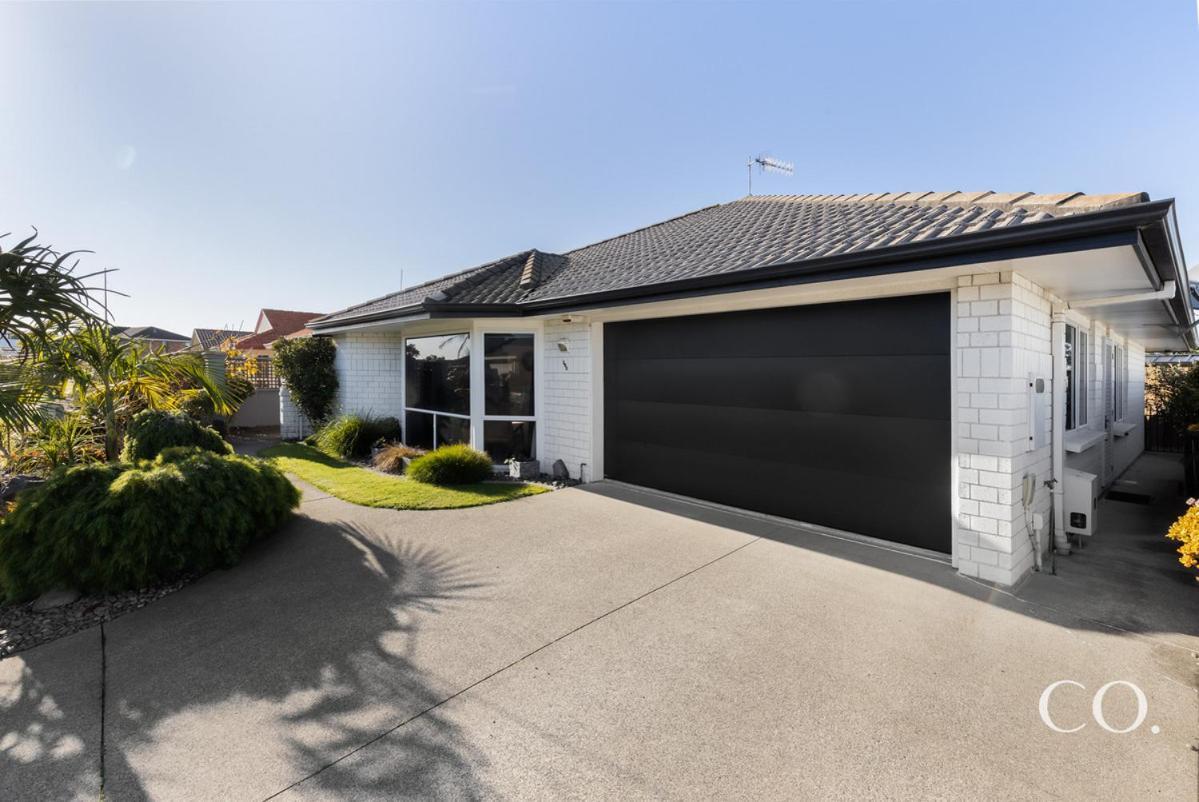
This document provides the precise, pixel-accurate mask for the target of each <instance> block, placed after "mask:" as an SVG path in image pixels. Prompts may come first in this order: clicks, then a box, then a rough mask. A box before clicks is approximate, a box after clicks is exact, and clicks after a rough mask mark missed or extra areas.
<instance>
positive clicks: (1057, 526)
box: [1049, 307, 1070, 573]
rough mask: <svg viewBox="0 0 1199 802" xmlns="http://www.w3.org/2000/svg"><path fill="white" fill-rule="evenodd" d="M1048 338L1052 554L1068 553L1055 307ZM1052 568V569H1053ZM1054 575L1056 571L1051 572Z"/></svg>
mask: <svg viewBox="0 0 1199 802" xmlns="http://www.w3.org/2000/svg"><path fill="white" fill-rule="evenodd" d="M1049 339H1050V342H1051V343H1052V347H1053V380H1052V384H1051V385H1050V386H1051V387H1052V399H1051V404H1052V407H1053V478H1052V479H1051V480H1050V481H1051V482H1052V485H1051V488H1050V491H1049V498H1050V501H1051V505H1052V506H1051V512H1052V517H1053V551H1054V554H1061V555H1066V554H1069V553H1070V539H1069V538H1068V537H1067V536H1066V503H1065V496H1066V488H1065V484H1064V482H1063V479H1064V478H1065V474H1066V442H1065V440H1066V310H1065V308H1062V307H1055V308H1054V310H1053V319H1052V322H1051V324H1050V327H1049ZM1055 568H1056V566H1055ZM1055 573H1056V570H1055Z"/></svg>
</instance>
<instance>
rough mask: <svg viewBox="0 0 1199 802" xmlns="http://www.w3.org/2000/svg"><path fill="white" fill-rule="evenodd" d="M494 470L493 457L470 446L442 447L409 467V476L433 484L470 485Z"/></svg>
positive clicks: (480, 480)
mask: <svg viewBox="0 0 1199 802" xmlns="http://www.w3.org/2000/svg"><path fill="white" fill-rule="evenodd" d="M492 473H493V469H492V465H491V457H489V456H487V455H486V454H485V453H483V452H482V451H479V450H477V449H474V448H471V447H470V446H467V445H454V446H442V447H441V448H438V449H436V450H434V451H430V452H429V453H428V454H425V455H424V456H423V457H419V458H418V459H416V460H413V462H412V464H411V465H409V466H408V478H409V479H415V480H416V481H418V482H424V483H425V484H430V485H470V484H475V483H476V482H482V481H483V480H484V479H487V478H488V477H490V476H491V475H492Z"/></svg>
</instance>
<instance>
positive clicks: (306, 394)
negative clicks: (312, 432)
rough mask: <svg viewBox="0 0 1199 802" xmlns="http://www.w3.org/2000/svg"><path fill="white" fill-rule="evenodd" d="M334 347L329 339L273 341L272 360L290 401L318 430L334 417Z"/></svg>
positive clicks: (335, 348)
mask: <svg viewBox="0 0 1199 802" xmlns="http://www.w3.org/2000/svg"><path fill="white" fill-rule="evenodd" d="M336 358H337V346H335V345H334V344H333V340H331V339H329V338H328V337H300V338H298V339H295V340H276V341H275V343H274V346H273V347H272V348H271V359H272V361H273V362H274V365H275V369H276V370H277V371H278V372H279V376H280V377H281V378H282V379H283V381H284V382H285V383H286V384H287V392H288V393H289V394H290V395H291V400H292V401H293V402H294V403H295V405H296V406H297V407H299V409H300V412H302V413H304V417H305V418H307V419H308V422H309V423H311V424H312V425H313V426H316V427H319V426H320V425H321V424H322V423H324V422H325V421H326V420H328V418H329V416H330V415H332V414H333V401H334V399H336V398H337V373H336V372H335V371H334V369H333V362H334V360H335V359H336Z"/></svg>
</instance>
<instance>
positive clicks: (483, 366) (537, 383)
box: [472, 328, 542, 460]
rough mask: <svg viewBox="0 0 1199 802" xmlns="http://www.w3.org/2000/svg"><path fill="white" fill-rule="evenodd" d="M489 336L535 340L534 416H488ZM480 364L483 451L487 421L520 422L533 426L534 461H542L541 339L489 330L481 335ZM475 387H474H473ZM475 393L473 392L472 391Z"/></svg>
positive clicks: (524, 333) (532, 333)
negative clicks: (539, 414) (539, 417)
mask: <svg viewBox="0 0 1199 802" xmlns="http://www.w3.org/2000/svg"><path fill="white" fill-rule="evenodd" d="M488 335H496V336H499V337H529V338H530V339H532V340H533V414H532V415H488V414H487V384H486V381H487V337H488ZM479 345H480V349H479V364H480V373H481V375H480V384H479V395H480V396H481V397H482V403H481V405H480V407H481V409H482V415H481V416H480V419H481V421H482V423H481V424H480V426H479V445H478V448H479V449H482V448H483V444H484V443H485V442H486V439H485V438H486V428H487V421H500V422H501V423H512V422H515V421H520V422H522V423H531V424H533V455H534V456H533V459H534V460H539V459H541V449H540V442H539V438H540V434H541V424H540V423H538V421H537V417H538V414H537V413H538V412H540V411H541V403H542V402H541V392H540V391H541V349H540V346H541V338H540V337H538V336H537V332H535V331H521V330H511V331H510V330H506V329H505V330H499V329H494V328H488V329H486V330H484V331H483V332H482V333H480V335H479ZM472 387H473V385H472ZM472 392H473V390H472Z"/></svg>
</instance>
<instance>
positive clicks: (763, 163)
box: [745, 153, 795, 195]
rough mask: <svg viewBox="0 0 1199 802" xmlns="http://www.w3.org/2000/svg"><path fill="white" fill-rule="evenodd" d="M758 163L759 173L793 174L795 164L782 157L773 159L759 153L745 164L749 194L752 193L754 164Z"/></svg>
mask: <svg viewBox="0 0 1199 802" xmlns="http://www.w3.org/2000/svg"><path fill="white" fill-rule="evenodd" d="M755 164H756V165H758V172H760V173H779V174H780V175H795V165H794V164H792V163H791V162H785V161H783V160H782V159H775V158H773V157H771V156H767V155H766V154H765V153H762V154H759V155H757V156H755V157H754V158H752V159H750V160H749V161H748V162H746V164H745V168H746V170H747V171H748V172H749V194H750V195H752V194H754V165H755Z"/></svg>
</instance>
